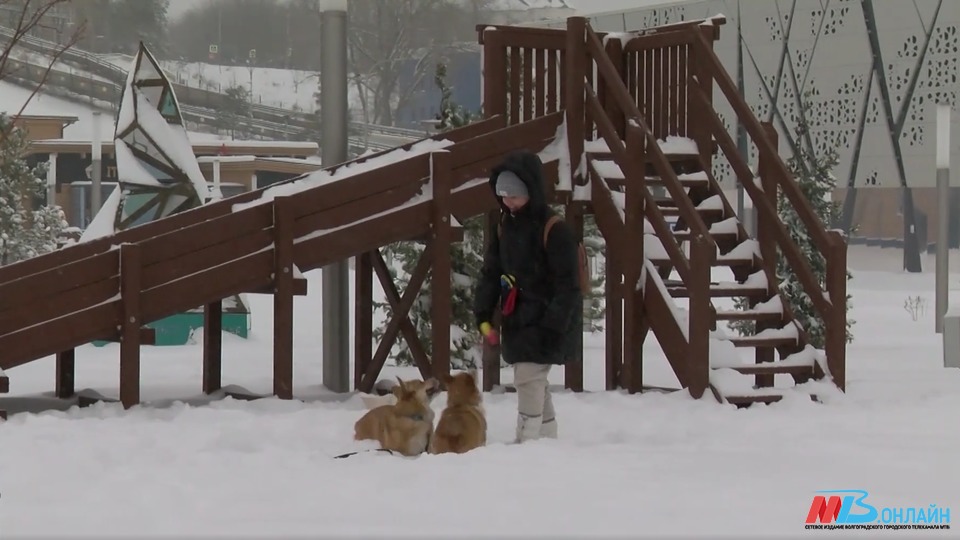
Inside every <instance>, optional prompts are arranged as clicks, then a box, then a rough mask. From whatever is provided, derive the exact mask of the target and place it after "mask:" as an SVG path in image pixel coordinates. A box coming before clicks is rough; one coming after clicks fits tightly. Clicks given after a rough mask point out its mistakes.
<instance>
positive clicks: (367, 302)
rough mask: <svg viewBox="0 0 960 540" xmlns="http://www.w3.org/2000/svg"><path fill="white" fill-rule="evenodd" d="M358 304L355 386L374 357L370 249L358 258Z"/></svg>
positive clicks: (356, 272) (355, 341)
mask: <svg viewBox="0 0 960 540" xmlns="http://www.w3.org/2000/svg"><path fill="white" fill-rule="evenodd" d="M354 274H355V277H356V279H355V282H354V287H356V306H355V308H354V315H353V317H354V327H355V328H356V330H355V332H354V338H353V339H354V355H353V364H354V365H353V387H354V389H359V388H360V381H361V380H363V374H364V372H366V370H367V366H368V365H370V361H371V360H372V359H373V256H372V254H371V253H370V252H369V251H368V252H365V253H362V254H360V255H359V256H358V257H357V258H356V268H355V270H354Z"/></svg>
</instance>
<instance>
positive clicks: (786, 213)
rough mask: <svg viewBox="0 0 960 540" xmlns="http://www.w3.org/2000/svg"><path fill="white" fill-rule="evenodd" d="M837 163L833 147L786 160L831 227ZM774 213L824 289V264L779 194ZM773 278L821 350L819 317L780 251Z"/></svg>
mask: <svg viewBox="0 0 960 540" xmlns="http://www.w3.org/2000/svg"><path fill="white" fill-rule="evenodd" d="M805 129H806V128H805V126H804V125H803V123H802V122H801V125H800V127H799V131H800V133H801V134H802V133H803V130H805ZM798 139H799V137H798ZM837 162H838V158H837V152H836V150H834V148H833V147H829V149H828V150H827V151H826V152H825V153H824V154H823V155H820V156H817V155H814V154H813V153H812V152H810V151H809V150H807V149H806V148H804V147H803V146H802V145H801V146H799V147H798V151H797V153H796V154H795V155H794V156H793V157H791V158H790V159H788V160H787V168H788V169H789V170H790V173H791V174H792V175H793V177H794V178H795V179H796V181H797V184H798V186H799V187H800V191H801V192H803V195H804V197H806V199H807V200H808V201H809V202H810V205H811V206H812V207H813V211H814V213H815V214H816V215H817V217H819V218H820V220H821V221H822V222H823V223H824V224H825V225H826V226H827V227H832V225H833V224H834V223H836V222H837V219H838V218H839V216H840V213H841V211H842V203H837V202H831V201H829V200H828V197H829V195H830V194H831V193H832V192H833V189H834V188H835V187H836V185H837V179H836V177H835V176H834V175H833V169H834V168H835V167H836V166H837ZM777 213H778V215H779V217H780V220H781V221H782V222H783V224H784V225H785V226H786V228H787V230H788V231H789V232H790V237H791V238H792V239H793V241H794V243H796V244H797V246H799V247H800V252H801V253H802V254H803V256H804V258H805V259H806V260H807V262H808V264H809V265H810V268H811V269H812V270H813V274H814V276H815V277H816V279H817V281H818V283H820V286H821V287H824V286H825V280H826V275H827V261H826V259H825V258H824V256H823V255H822V254H821V253H820V251H819V250H818V249H817V247H816V245H815V244H814V242H813V239H812V238H810V236H809V235H808V234H807V227H806V225H805V224H804V223H803V221H802V220H801V219H800V216H798V215H797V212H796V210H795V209H794V207H793V205H792V204H791V203H790V201H789V200H788V199H787V197H786V196H785V195H784V194H783V192H782V191H780V192H779V193H778V197H777ZM851 277H853V276H852V275H851V274H850V272H849V271H848V272H847V280H849V279H850V278H851ZM777 279H778V280H779V283H780V291H781V292H782V293H783V295H784V296H785V297H786V299H787V301H788V302H789V303H790V306H791V308H792V309H793V313H794V315H795V316H796V318H797V322H798V323H799V324H800V325H801V326H802V327H803V328H804V329H805V330H806V332H807V336H808V337H809V338H810V344H811V345H813V346H814V347H816V348H821V349H822V348H823V347H824V343H825V340H826V328H825V327H824V323H823V320H822V319H821V318H820V317H819V314H818V312H817V311H816V309H815V308H814V305H813V302H812V301H811V300H810V297H809V296H808V295H807V293H806V291H805V290H804V288H803V285H802V284H801V283H800V281H799V280H798V279H797V276H796V274H795V273H794V271H793V268H792V267H791V266H790V264H789V263H788V262H787V260H786V257H784V256H783V254H782V253H781V252H780V250H778V256H777ZM850 299H851V296H850V295H849V294H848V295H847V313H849V311H850ZM735 305H736V307H737V308H738V309H744V308H746V307H747V305H748V303H747V300H746V299H744V298H738V299H737V300H736V302H735ZM853 323H854V321H853V320H852V319H850V318H849V317H847V342H848V343H849V342H851V341H853V335H852V334H851V332H850V328H851V326H852V325H853ZM730 328H732V329H734V330H736V331H738V332H739V333H740V334H741V335H750V334H753V333H754V322H753V321H736V322H732V323H730Z"/></svg>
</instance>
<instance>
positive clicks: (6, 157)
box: [0, 112, 67, 265]
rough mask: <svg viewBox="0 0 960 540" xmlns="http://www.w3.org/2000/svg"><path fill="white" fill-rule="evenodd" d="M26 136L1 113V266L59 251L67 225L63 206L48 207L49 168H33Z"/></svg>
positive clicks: (44, 165)
mask: <svg viewBox="0 0 960 540" xmlns="http://www.w3.org/2000/svg"><path fill="white" fill-rule="evenodd" d="M28 145H29V142H28V140H27V137H26V133H25V132H24V131H23V130H22V129H20V128H18V127H15V126H14V125H13V119H12V118H10V117H9V116H7V115H6V114H5V113H2V112H0V265H7V264H12V263H15V262H17V261H21V260H24V259H29V258H32V257H36V256H37V255H41V254H43V253H47V252H50V251H53V250H55V249H57V242H58V240H59V238H60V235H61V233H62V232H63V231H64V229H66V227H67V222H66V220H65V217H64V213H63V210H62V209H61V208H60V207H59V206H55V205H51V206H47V205H45V204H44V199H45V189H46V180H45V178H46V174H47V164H46V162H41V163H39V164H37V165H36V166H34V167H31V166H30V165H29V163H28V162H27V159H26V152H27V147H28Z"/></svg>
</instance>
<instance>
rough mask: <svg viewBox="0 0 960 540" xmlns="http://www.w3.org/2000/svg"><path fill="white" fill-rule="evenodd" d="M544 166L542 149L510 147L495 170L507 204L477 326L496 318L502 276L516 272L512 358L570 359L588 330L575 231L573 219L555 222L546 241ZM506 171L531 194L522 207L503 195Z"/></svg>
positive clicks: (507, 348)
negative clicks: (535, 151)
mask: <svg viewBox="0 0 960 540" xmlns="http://www.w3.org/2000/svg"><path fill="white" fill-rule="evenodd" d="M542 168H543V166H542V163H541V162H540V158H539V157H537V155H536V154H533V153H530V152H526V151H521V152H515V153H512V154H509V155H508V156H507V157H506V158H505V159H504V160H503V161H502V162H501V163H500V164H499V165H497V166H496V167H494V168H493V170H492V171H491V172H490V180H489V184H490V189H491V191H493V193H494V196H495V197H497V202H498V203H499V204H500V210H501V211H500V224H501V227H502V232H501V233H500V235H498V234H497V230H496V229H494V230H492V231H490V232H489V234H490V235H491V241H490V243H489V245H488V248H487V251H486V253H485V254H484V260H483V266H482V268H481V270H480V276H479V279H478V280H477V284H476V291H475V294H474V301H475V305H474V316H475V317H476V323H477V325H478V326H479V325H480V324H481V323H483V322H485V321H487V322H489V321H490V320H491V317H492V315H493V311H494V309H495V308H496V306H497V304H498V302H499V301H500V300H501V299H502V298H505V297H506V293H507V291H506V290H504V289H503V288H502V287H501V283H500V276H501V275H502V274H510V275H512V276H513V277H514V278H515V279H516V287H518V295H517V300H516V305H515V309H514V311H513V313H511V314H509V315H504V316H503V319H502V321H501V333H500V343H501V352H502V354H503V358H504V360H506V362H507V363H508V364H515V363H517V362H533V363H537V364H563V363H566V361H567V360H569V359H571V358H573V357H574V356H575V349H574V348H575V347H576V346H577V345H578V344H579V340H578V339H577V338H578V337H579V333H581V332H582V331H583V330H582V324H583V323H582V316H583V301H582V296H581V291H580V284H579V278H578V276H579V266H578V258H577V245H576V242H575V240H574V237H573V231H572V230H571V229H570V227H569V225H567V223H566V222H564V221H562V220H561V221H559V222H558V223H556V224H554V226H553V227H552V228H551V229H550V236H549V238H548V239H547V243H546V246H544V242H543V230H544V226H545V225H546V222H547V220H548V219H549V217H550V216H551V215H553V211H552V210H551V209H550V207H549V206H548V205H547V201H546V196H545V194H544V186H543V170H542ZM505 170H509V171H512V172H513V173H514V174H516V175H517V176H518V177H520V179H521V180H522V181H523V183H524V184H525V185H526V187H527V192H528V194H529V197H530V200H529V202H528V203H527V204H526V205H525V206H524V207H523V208H522V209H520V210H519V211H517V213H516V214H511V213H510V210H509V209H508V208H507V207H506V206H505V205H504V204H503V199H502V198H501V197H499V196H497V195H496V189H495V188H496V183H497V175H498V174H500V172H502V171H505Z"/></svg>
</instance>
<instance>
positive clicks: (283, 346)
mask: <svg viewBox="0 0 960 540" xmlns="http://www.w3.org/2000/svg"><path fill="white" fill-rule="evenodd" d="M273 254H274V267H273V268H274V270H273V271H274V274H273V283H274V286H273V287H274V288H273V393H274V394H275V395H276V396H277V397H279V398H280V399H293V212H292V210H291V205H290V199H289V198H288V197H277V198H275V199H274V200H273Z"/></svg>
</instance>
